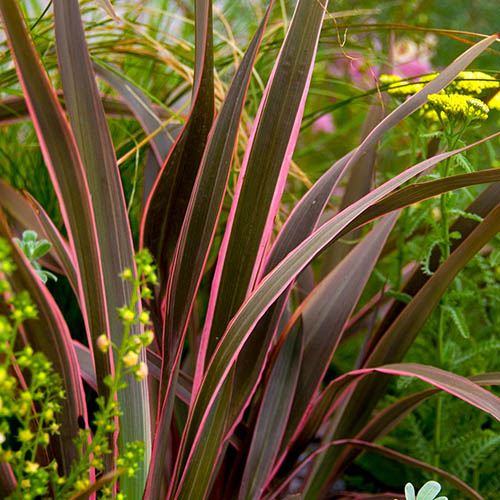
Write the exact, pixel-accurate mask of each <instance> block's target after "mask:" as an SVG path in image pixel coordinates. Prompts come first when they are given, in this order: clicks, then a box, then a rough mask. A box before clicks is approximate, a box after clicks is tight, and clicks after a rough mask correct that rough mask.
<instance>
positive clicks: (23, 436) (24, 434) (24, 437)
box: [18, 429, 35, 443]
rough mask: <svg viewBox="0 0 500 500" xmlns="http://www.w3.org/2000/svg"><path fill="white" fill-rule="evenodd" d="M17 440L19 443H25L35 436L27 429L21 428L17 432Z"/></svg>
mask: <svg viewBox="0 0 500 500" xmlns="http://www.w3.org/2000/svg"><path fill="white" fill-rule="evenodd" d="M18 437H19V441H21V443H27V442H28V441H31V440H32V439H33V438H34V437H35V436H34V434H33V433H32V432H31V431H30V430H29V429H21V430H20V431H19V434H18Z"/></svg>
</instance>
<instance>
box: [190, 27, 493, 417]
mask: <svg viewBox="0 0 500 500" xmlns="http://www.w3.org/2000/svg"><path fill="white" fill-rule="evenodd" d="M494 38H495V37H494V36H492V37H490V38H489V41H488V42H487V43H486V42H485V43H484V44H483V43H482V42H481V45H476V46H475V47H473V48H472V49H470V50H469V51H467V52H466V53H464V54H463V55H462V56H460V57H459V58H457V59H456V60H455V61H454V62H453V63H452V64H451V65H450V66H449V67H448V68H447V69H446V71H443V73H442V74H441V76H440V78H439V79H436V80H434V81H432V82H430V83H429V84H428V85H427V86H426V87H425V88H424V89H423V90H422V91H421V92H420V93H419V94H418V95H415V96H412V97H410V98H409V99H408V100H407V101H405V103H403V104H402V105H400V106H399V107H398V108H397V109H395V110H394V111H393V112H392V113H390V114H389V115H388V116H387V117H386V118H385V119H384V120H382V121H381V122H380V123H379V124H378V125H377V126H376V127H375V128H373V129H372V131H371V132H370V133H369V134H368V135H367V137H366V138H365V139H364V140H363V142H362V143H361V144H360V146H359V147H358V148H357V149H355V150H354V151H352V152H351V153H349V154H348V155H346V156H344V157H343V158H341V159H340V160H338V161H337V162H336V163H335V164H334V165H333V166H332V167H331V168H330V169H329V170H328V171H327V172H326V173H325V174H324V175H323V176H322V177H321V178H320V179H319V180H318V181H317V182H316V183H315V184H314V186H313V187H312V188H311V189H310V190H309V191H308V192H307V193H306V195H305V196H304V197H303V198H302V199H301V200H300V202H299V203H298V204H297V206H296V207H295V208H294V210H293V211H292V213H291V215H290V216H289V218H288V219H287V221H286V223H285V225H284V226H283V228H282V229H281V231H280V233H279V234H278V237H277V238H276V241H275V243H274V245H273V247H272V250H271V252H270V253H269V256H268V257H266V260H267V262H266V263H265V265H264V266H263V267H262V269H263V270H264V271H263V273H262V274H263V275H266V274H268V273H269V272H270V271H271V270H272V269H273V268H274V267H275V266H276V265H277V264H278V263H279V262H280V261H281V260H282V259H284V258H285V257H286V256H287V255H288V254H289V253H290V252H291V251H292V250H294V249H295V248H296V247H297V246H298V245H299V244H300V243H302V242H303V241H304V240H305V239H306V238H307V237H308V236H309V235H310V234H311V233H312V231H313V230H314V228H315V227H316V224H317V223H318V221H319V218H320V216H321V214H322V213H323V210H324V207H325V206H326V203H327V202H328V199H329V198H330V196H331V194H332V192H333V190H334V189H335V186H336V185H337V183H338V181H339V179H341V178H342V176H343V175H344V174H345V173H346V172H347V171H348V170H349V169H350V168H351V167H353V172H352V173H351V175H357V171H356V169H357V166H356V165H361V166H363V162H364V160H365V157H366V158H370V156H372V155H373V152H374V149H375V148H376V145H377V143H378V141H379V140H380V139H381V138H382V136H383V134H384V133H385V132H386V131H387V130H389V129H390V128H392V127H393V126H394V125H396V124H397V123H399V122H400V121H401V120H402V119H403V118H405V117H406V116H408V115H409V114H411V113H412V112H413V111H415V110H416V109H418V107H419V106H421V105H422V104H423V103H424V102H425V99H426V96H427V95H429V94H431V93H434V92H438V91H440V90H441V89H442V88H443V87H445V86H446V85H447V84H448V83H450V82H451V81H452V80H453V78H454V77H455V76H456V75H457V74H458V73H459V72H460V71H461V70H462V69H463V68H464V67H465V66H466V65H467V64H468V63H469V62H470V61H471V60H472V59H474V58H475V57H477V55H478V54H479V53H481V52H482V51H483V50H484V49H485V48H486V46H487V45H489V44H491V43H492V42H493V40H494ZM372 126H373V123H369V124H368V125H367V128H368V129H370V128H371V127H372ZM366 215H367V216H368V215H369V214H368V213H367V214H366ZM367 220H369V219H367ZM356 224H357V222H356V223H354V222H353V225H356ZM348 232H349V231H343V232H342V236H343V235H345V234H347V233H348ZM287 295H288V294H287V292H285V293H283V294H282V296H281V297H280V298H279V299H278V300H277V301H276V302H275V304H274V305H273V306H272V307H271V308H270V309H269V311H268V312H267V313H266V314H265V315H264V316H263V317H262V318H261V320H260V321H259V322H258V323H257V325H256V326H255V327H254V330H253V332H252V335H251V337H250V338H249V340H248V342H247V343H246V345H245V346H244V348H243V351H242V353H241V356H240V359H239V362H238V364H237V367H236V373H235V375H234V377H235V384H234V387H236V388H238V390H237V391H235V393H234V394H233V398H232V401H231V406H232V410H231V416H230V420H234V419H236V418H237V417H238V415H239V414H240V413H241V408H242V406H244V404H245V402H246V401H247V399H248V394H249V393H251V391H252V390H253V389H254V388H255V384H256V381H257V380H258V377H259V375H260V369H261V366H262V363H263V360H264V358H265V355H266V354H267V351H268V347H269V345H270V342H271V339H272V338H273V334H274V331H275V329H276V326H277V324H278V323H279V320H280V317H281V314H282V311H283V309H284V304H285V303H286V299H287ZM208 334H209V332H207V330H206V329H205V331H204V332H203V338H204V339H205V337H206V336H207V335H208ZM201 366H202V365H201V363H200V364H199V367H201ZM200 369H201V368H200Z"/></svg>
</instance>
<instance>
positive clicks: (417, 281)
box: [361, 169, 500, 362]
mask: <svg viewBox="0 0 500 500" xmlns="http://www.w3.org/2000/svg"><path fill="white" fill-rule="evenodd" d="M481 172H484V173H489V172H491V174H495V173H496V172H498V169H491V170H489V171H488V170H486V171H485V170H482V171H480V172H477V173H481ZM457 177H458V176H454V177H448V180H449V181H450V182H454V179H456V178H457ZM460 177H461V178H463V177H462V176H460ZM481 177H482V176H481ZM469 179H470V177H469ZM439 181H442V179H440V180H438V182H439ZM431 182H433V183H435V182H436V181H431ZM488 182H489V181H488ZM427 185H428V186H429V185H430V184H429V183H427ZM467 185H471V184H467ZM498 200H500V182H496V183H494V184H491V185H490V186H488V187H487V188H486V189H485V190H484V191H482V192H481V194H480V195H479V196H478V197H477V198H476V199H475V200H474V201H473V202H472V203H471V204H470V205H469V206H468V207H467V208H466V209H465V212H467V213H469V214H475V215H478V216H479V217H482V218H484V217H486V215H488V213H489V212H490V211H491V210H492V209H493V208H494V207H495V205H496V204H497V203H498ZM477 224H478V222H477V221H475V220H472V219H471V218H470V217H463V216H462V217H459V218H458V219H457V220H456V221H455V222H454V223H453V224H452V226H451V227H450V232H455V233H459V234H460V235H461V238H459V239H456V240H453V241H452V242H451V250H452V251H453V250H455V249H456V248H457V247H458V245H459V244H460V242H461V241H462V240H463V239H464V238H466V237H467V236H468V235H469V234H470V233H471V231H472V230H473V229H474V228H475V227H476V226H477ZM439 259H440V251H439V248H438V247H436V248H435V249H434V250H433V252H432V255H431V257H430V259H429V262H430V264H429V267H430V269H432V270H433V271H435V270H436V269H437V267H438V264H439ZM428 280H429V276H428V275H427V274H425V273H424V272H423V271H422V270H421V269H420V267H417V269H415V271H414V272H413V273H412V275H411V276H410V277H409V278H408V279H407V281H406V283H405V285H404V287H403V289H402V292H403V293H406V294H407V295H410V296H412V297H413V296H414V295H415V294H416V293H417V292H418V290H420V288H422V286H423V285H424V284H425V283H426V282H427V281H428ZM405 306H406V305H405V304H404V303H403V302H401V301H398V300H395V301H393V303H392V305H391V306H390V308H389V310H388V311H387V313H386V314H385V315H384V317H383V318H382V320H381V322H380V324H379V325H378V327H377V330H376V331H375V332H374V334H373V336H372V337H371V338H370V339H369V343H368V346H367V347H366V350H365V352H366V353H367V354H368V353H370V352H371V351H372V350H373V347H374V346H375V345H376V344H377V343H378V341H379V340H380V338H381V337H382V335H383V334H384V332H385V331H386V330H387V329H388V328H389V326H390V325H391V324H392V323H393V321H394V320H395V319H396V318H397V316H398V315H399V314H400V313H401V311H402V310H403V309H404V308H405ZM361 361H362V362H364V361H366V357H365V358H364V359H362V360H361Z"/></svg>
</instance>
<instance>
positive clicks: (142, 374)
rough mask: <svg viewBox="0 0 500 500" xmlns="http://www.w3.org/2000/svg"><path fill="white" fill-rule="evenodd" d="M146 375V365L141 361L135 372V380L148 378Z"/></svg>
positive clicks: (147, 370)
mask: <svg viewBox="0 0 500 500" xmlns="http://www.w3.org/2000/svg"><path fill="white" fill-rule="evenodd" d="M148 373H149V369H148V365H147V364H146V363H145V362H144V361H141V362H140V363H139V366H138V367H137V370H136V371H135V378H136V379H137V380H144V379H145V378H146V377H147V376H148Z"/></svg>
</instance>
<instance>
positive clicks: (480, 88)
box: [450, 71, 500, 96]
mask: <svg viewBox="0 0 500 500" xmlns="http://www.w3.org/2000/svg"><path fill="white" fill-rule="evenodd" d="M450 87H452V90H453V92H455V93H457V94H468V95H471V94H475V95H476V96H478V95H481V94H482V93H483V92H484V91H489V90H493V89H498V88H499V87H500V82H498V81H497V80H496V78H494V77H492V76H491V75H488V74H487V73H483V72H482V71H462V72H460V73H459V74H458V76H457V79H456V80H455V81H454V82H453V83H452V84H451V85H450Z"/></svg>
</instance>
